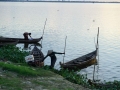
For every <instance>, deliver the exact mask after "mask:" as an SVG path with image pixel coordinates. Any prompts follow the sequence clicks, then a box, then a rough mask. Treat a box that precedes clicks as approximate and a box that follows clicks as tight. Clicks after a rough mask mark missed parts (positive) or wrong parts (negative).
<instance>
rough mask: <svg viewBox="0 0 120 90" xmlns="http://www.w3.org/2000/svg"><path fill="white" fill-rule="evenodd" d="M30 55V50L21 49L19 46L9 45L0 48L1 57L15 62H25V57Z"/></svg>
mask: <svg viewBox="0 0 120 90" xmlns="http://www.w3.org/2000/svg"><path fill="white" fill-rule="evenodd" d="M27 55H29V53H28V52H25V51H20V50H19V48H18V47H15V46H13V45H7V46H4V47H1V48H0V59H1V60H5V61H12V62H15V63H25V59H24V57H25V56H27Z"/></svg>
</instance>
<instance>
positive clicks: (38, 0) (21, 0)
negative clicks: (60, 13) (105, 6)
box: [0, 0, 120, 3]
mask: <svg viewBox="0 0 120 90" xmlns="http://www.w3.org/2000/svg"><path fill="white" fill-rule="evenodd" d="M0 1H16V2H68V3H69V2H70V3H120V2H119V1H70V0H68V1H65V0H58V1H49V0H0Z"/></svg>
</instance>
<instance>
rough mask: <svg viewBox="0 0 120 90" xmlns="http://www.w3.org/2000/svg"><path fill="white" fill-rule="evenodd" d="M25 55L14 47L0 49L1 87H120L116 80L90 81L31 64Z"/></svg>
mask: <svg viewBox="0 0 120 90" xmlns="http://www.w3.org/2000/svg"><path fill="white" fill-rule="evenodd" d="M28 54H29V53H28V52H25V51H20V50H19V48H17V47H15V46H5V47H1V48H0V75H1V76H0V88H1V90H29V89H30V88H31V90H32V89H33V90H43V89H47V90H87V88H90V89H97V90H119V88H120V82H119V81H114V82H106V83H105V84H96V83H95V84H90V83H88V79H87V77H86V76H83V75H77V74H76V73H75V72H74V71H69V70H63V69H61V70H59V71H58V70H56V69H50V68H49V66H44V67H42V68H37V67H30V66H28V65H27V64H26V63H25V60H24V57H25V56H26V55H28ZM61 76H62V77H61ZM69 81H70V82H72V83H70V82H69ZM76 84H77V85H76ZM80 85H82V86H83V87H81V86H80ZM16 86H17V87H16ZM40 88H41V89H40ZM77 88H78V89H77ZM80 88H82V89H80Z"/></svg>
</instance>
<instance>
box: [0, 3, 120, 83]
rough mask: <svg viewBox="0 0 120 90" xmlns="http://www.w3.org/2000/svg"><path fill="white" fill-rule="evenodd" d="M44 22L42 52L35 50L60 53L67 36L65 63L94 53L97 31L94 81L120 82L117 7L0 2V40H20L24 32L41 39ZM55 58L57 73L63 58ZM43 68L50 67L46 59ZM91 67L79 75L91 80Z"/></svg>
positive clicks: (99, 4)
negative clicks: (97, 64) (96, 64)
mask: <svg viewBox="0 0 120 90" xmlns="http://www.w3.org/2000/svg"><path fill="white" fill-rule="evenodd" d="M46 18H47V22H46V26H45V30H44V36H43V41H42V46H43V48H40V47H38V48H40V49H41V50H42V52H43V54H44V55H46V54H47V51H48V50H51V49H52V50H54V51H57V52H63V51H64V47H65V37H66V36H67V40H66V53H65V58H64V59H65V62H66V61H69V60H72V59H75V58H77V57H80V56H82V55H84V54H87V53H89V52H91V51H93V50H95V43H96V39H97V31H98V27H99V30H100V34H99V66H96V73H95V79H101V80H102V81H103V80H106V81H113V80H120V74H119V73H120V55H119V54H120V4H117V3H47V2H46V3H45V2H0V32H1V33H0V36H6V37H23V32H26V31H27V32H31V33H32V37H33V38H38V37H41V36H42V34H43V28H44V24H45V20H46ZM94 38H95V40H94ZM39 43H41V42H39ZM17 46H18V47H21V48H23V46H24V45H23V44H18V45H17ZM56 56H57V62H56V64H55V68H57V69H58V68H59V62H60V61H63V55H56ZM45 64H47V65H50V58H49V57H48V58H47V59H46V60H45ZM93 67H94V66H93V65H92V66H90V67H88V68H86V69H83V70H81V72H80V73H81V74H87V76H88V78H91V79H92V77H93Z"/></svg>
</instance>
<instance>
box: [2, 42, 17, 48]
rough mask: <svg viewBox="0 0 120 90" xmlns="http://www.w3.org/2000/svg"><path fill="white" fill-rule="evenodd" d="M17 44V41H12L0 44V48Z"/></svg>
mask: <svg viewBox="0 0 120 90" xmlns="http://www.w3.org/2000/svg"><path fill="white" fill-rule="evenodd" d="M18 42H19V40H17V41H15V42H14V41H13V42H0V47H2V46H6V45H17V43H18Z"/></svg>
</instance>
